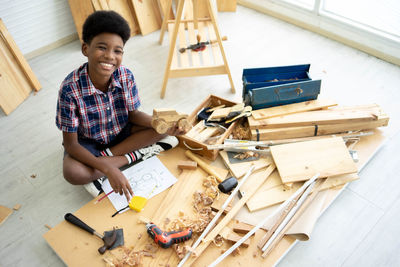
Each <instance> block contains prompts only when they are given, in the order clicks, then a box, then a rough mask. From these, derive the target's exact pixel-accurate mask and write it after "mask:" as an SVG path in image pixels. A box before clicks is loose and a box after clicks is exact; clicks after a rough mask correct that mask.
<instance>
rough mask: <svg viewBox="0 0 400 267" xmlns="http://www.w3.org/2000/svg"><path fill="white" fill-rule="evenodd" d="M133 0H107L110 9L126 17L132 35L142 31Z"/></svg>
mask: <svg viewBox="0 0 400 267" xmlns="http://www.w3.org/2000/svg"><path fill="white" fill-rule="evenodd" d="M131 1H133V0H107V3H108V7H109V9H110V10H114V11H115V12H117V13H119V14H120V15H121V16H122V17H123V18H124V19H126V21H127V22H128V24H129V27H130V28H131V36H134V35H136V34H138V33H139V32H140V29H139V26H138V23H137V18H136V15H135V12H134V9H133V5H132V2H131ZM146 2H148V1H146Z"/></svg>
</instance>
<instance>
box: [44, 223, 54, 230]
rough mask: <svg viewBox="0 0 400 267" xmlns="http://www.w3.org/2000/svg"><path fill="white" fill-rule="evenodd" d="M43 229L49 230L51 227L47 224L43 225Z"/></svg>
mask: <svg viewBox="0 0 400 267" xmlns="http://www.w3.org/2000/svg"><path fill="white" fill-rule="evenodd" d="M44 227H46V228H47V229H49V230H50V229H51V228H52V227H51V226H50V225H48V224H45V225H44Z"/></svg>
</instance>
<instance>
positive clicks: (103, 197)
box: [94, 190, 114, 204]
mask: <svg viewBox="0 0 400 267" xmlns="http://www.w3.org/2000/svg"><path fill="white" fill-rule="evenodd" d="M112 192H114V190H111V191H110V192H108V193H107V194H105V195H104V196H102V197H101V198H99V199H98V200H96V201H95V202H94V204H97V203H99V202H100V201H102V200H103V199H105V198H106V197H107V196H109V195H110V194H111V193H112Z"/></svg>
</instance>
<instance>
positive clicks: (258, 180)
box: [187, 164, 275, 266]
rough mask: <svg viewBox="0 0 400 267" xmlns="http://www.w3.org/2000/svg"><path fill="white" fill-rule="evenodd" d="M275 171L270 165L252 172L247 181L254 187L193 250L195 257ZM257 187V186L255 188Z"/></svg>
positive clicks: (191, 260)
mask: <svg viewBox="0 0 400 267" xmlns="http://www.w3.org/2000/svg"><path fill="white" fill-rule="evenodd" d="M274 169H275V165H274V164H271V165H270V166H269V167H268V168H266V169H262V170H259V171H256V172H253V173H252V174H251V175H250V177H249V181H251V180H253V181H254V182H255V185H256V186H255V187H252V188H249V190H248V191H246V194H245V195H244V196H243V197H242V198H241V199H240V200H239V201H237V202H236V203H235V204H234V206H233V207H232V209H231V210H230V211H229V212H228V213H227V214H226V215H225V217H224V218H223V219H222V220H221V221H220V222H219V223H218V224H217V225H216V226H215V227H214V228H213V229H212V230H211V232H209V233H208V235H207V236H206V237H205V238H204V239H203V242H202V243H200V245H199V246H198V247H197V248H196V249H195V250H194V253H195V255H197V256H200V255H201V254H202V253H203V251H204V250H205V249H206V248H207V247H208V245H209V244H210V243H211V242H212V240H214V238H215V237H216V236H217V235H218V234H219V232H220V231H221V230H222V229H223V228H224V227H225V226H226V225H227V224H228V223H229V222H230V221H231V220H232V219H233V216H235V215H236V213H237V212H238V211H239V210H240V209H241V208H242V207H243V206H244V204H245V203H246V201H247V200H249V199H250V197H251V196H252V195H253V194H254V193H255V191H256V190H257V189H258V186H260V185H261V184H263V183H264V182H265V181H266V180H267V178H268V177H269V176H270V174H271V173H272V171H273V170H274ZM257 185H258V186H257ZM196 259H197V258H194V257H191V258H189V259H188V260H187V265H188V266H190V265H192V264H193V262H194V261H196Z"/></svg>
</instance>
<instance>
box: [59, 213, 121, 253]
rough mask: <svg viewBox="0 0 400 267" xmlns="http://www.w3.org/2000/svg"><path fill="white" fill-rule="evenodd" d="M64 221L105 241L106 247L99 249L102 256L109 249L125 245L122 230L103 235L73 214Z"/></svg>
mask: <svg viewBox="0 0 400 267" xmlns="http://www.w3.org/2000/svg"><path fill="white" fill-rule="evenodd" d="M64 219H65V220H66V221H67V222H70V223H72V224H73V225H75V226H78V227H79V228H81V229H83V230H85V231H86V232H88V233H90V234H92V235H95V236H97V237H98V238H100V239H101V240H103V241H104V245H103V246H101V247H100V248H99V249H98V251H99V253H100V254H104V252H106V250H107V249H113V248H116V247H118V246H121V245H123V244H124V234H123V230H122V229H115V228H114V229H113V230H112V231H107V232H104V235H101V234H100V233H98V232H96V231H95V230H94V229H93V228H91V227H90V226H89V225H87V224H86V223H84V222H83V221H81V220H80V219H79V218H78V217H76V216H75V215H73V214H71V213H67V214H65V216H64Z"/></svg>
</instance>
